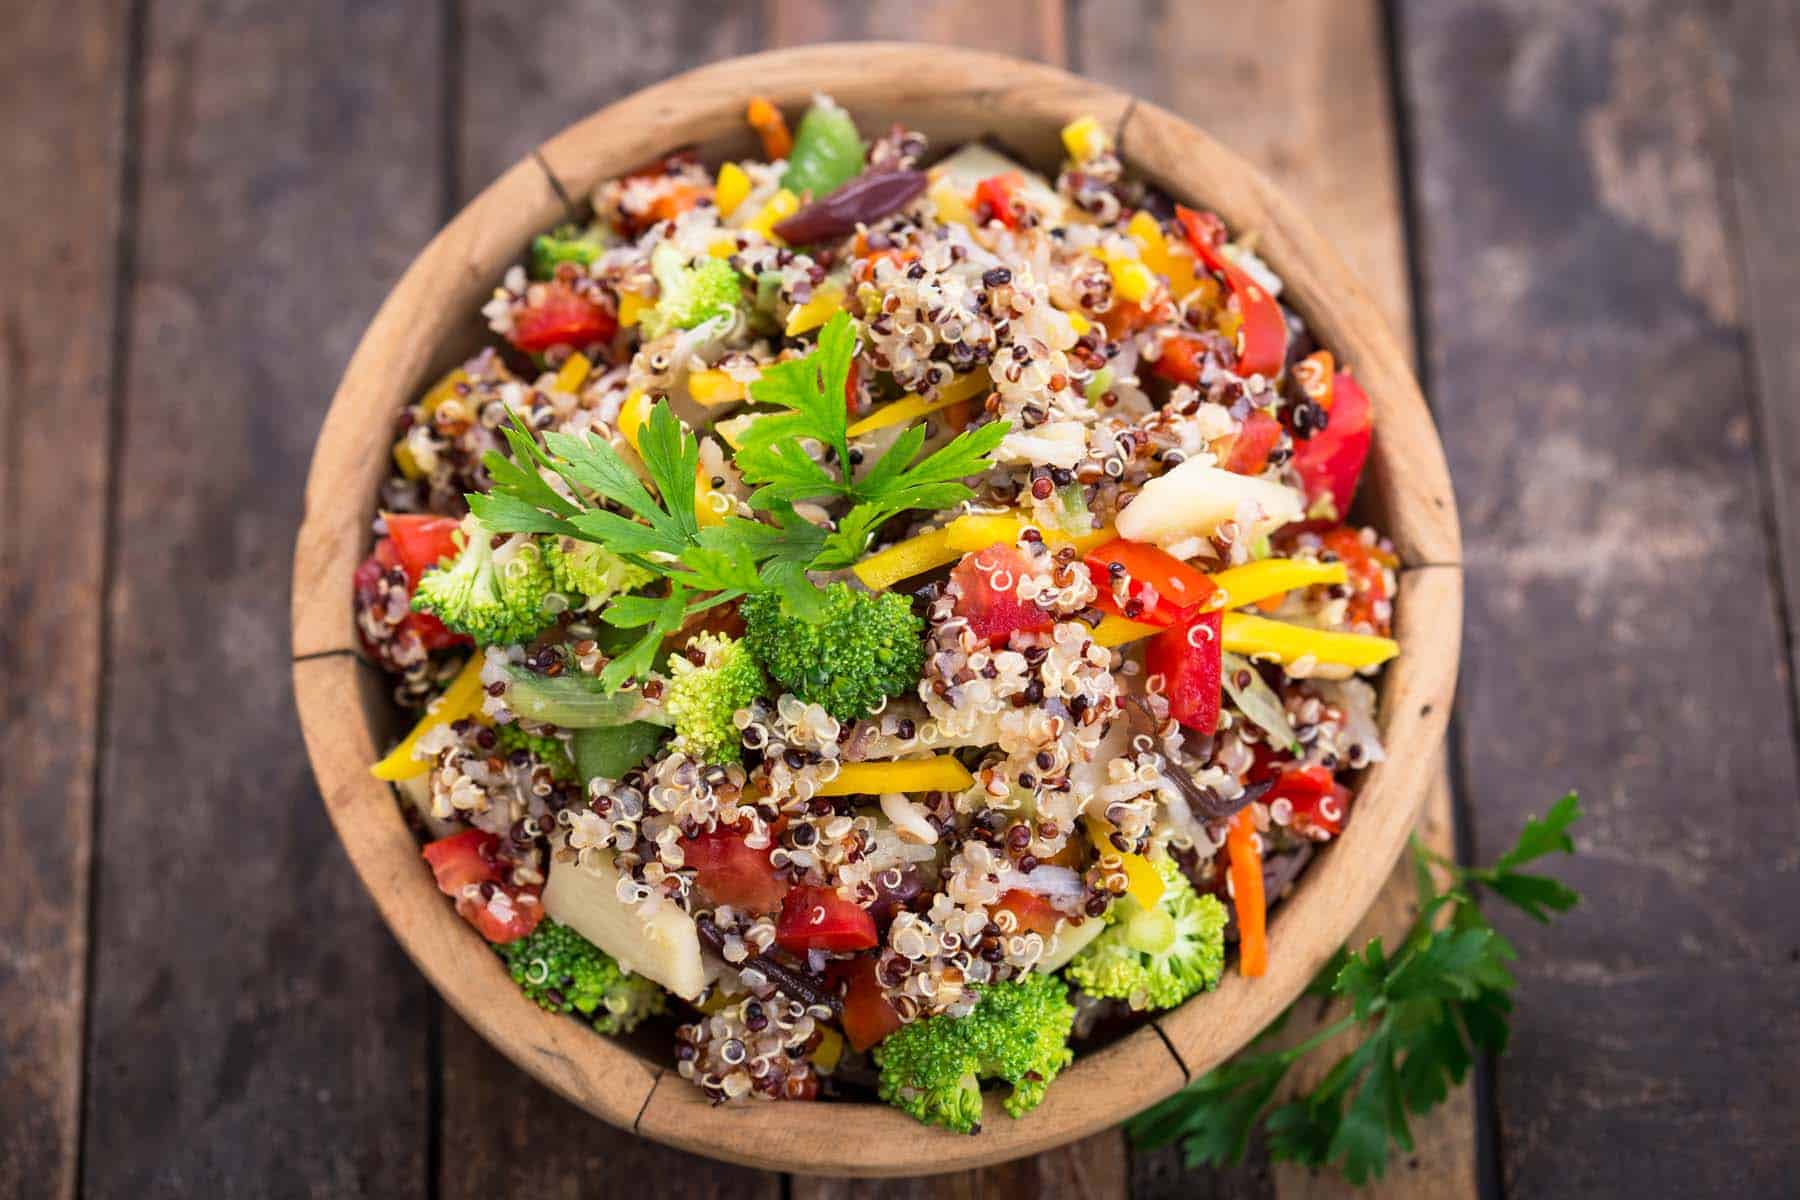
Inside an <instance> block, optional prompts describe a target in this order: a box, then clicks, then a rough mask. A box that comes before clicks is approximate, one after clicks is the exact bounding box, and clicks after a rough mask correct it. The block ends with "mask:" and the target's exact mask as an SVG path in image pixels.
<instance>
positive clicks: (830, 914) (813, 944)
mask: <svg viewBox="0 0 1800 1200" xmlns="http://www.w3.org/2000/svg"><path fill="white" fill-rule="evenodd" d="M880 940H881V939H880V938H879V937H878V936H877V935H876V933H875V918H874V917H872V916H870V915H869V910H868V909H866V908H864V907H862V905H860V904H857V903H855V902H853V901H850V900H846V899H844V898H843V897H842V896H840V895H838V892H837V889H836V888H830V887H812V886H810V885H807V884H801V885H800V886H798V887H795V888H792V889H790V890H789V891H788V894H787V896H786V897H785V898H784V899H783V900H782V902H781V916H779V917H777V918H776V920H775V943H776V944H777V945H778V946H780V947H781V948H782V949H783V950H791V951H793V952H794V953H795V954H804V953H806V952H807V951H808V950H830V951H833V952H834V953H839V954H842V953H847V952H850V951H855V950H869V949H872V948H873V947H874V946H875V945H876V944H878V943H879V942H880Z"/></svg>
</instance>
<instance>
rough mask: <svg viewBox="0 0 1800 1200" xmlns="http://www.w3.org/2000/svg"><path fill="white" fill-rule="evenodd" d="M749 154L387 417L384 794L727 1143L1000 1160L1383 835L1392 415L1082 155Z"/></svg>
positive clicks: (758, 125) (557, 981)
mask: <svg viewBox="0 0 1800 1200" xmlns="http://www.w3.org/2000/svg"><path fill="white" fill-rule="evenodd" d="M790 119H791V120H792V121H793V124H792V126H791V131H790V125H789V121H790ZM746 120H747V122H748V123H749V125H750V126H751V127H752V128H753V129H754V131H755V133H756V135H757V136H758V137H759V138H760V140H761V143H762V153H761V156H760V158H758V159H756V160H745V161H731V162H725V163H723V164H710V165H709V164H705V163H703V162H702V161H701V159H700V158H699V156H698V155H697V154H696V153H694V152H692V151H678V152H675V153H672V154H670V155H668V156H667V157H665V158H663V159H661V160H659V161H656V162H653V163H648V164H645V165H644V166H642V167H641V168H639V169H637V170H634V171H632V172H630V173H629V174H626V175H624V176H622V177H621V178H618V179H614V180H609V181H607V182H605V183H603V184H601V185H600V186H599V187H598V188H597V189H596V190H595V192H594V194H593V195H592V197H591V219H589V220H587V221H586V222H585V223H578V224H571V225H567V226H563V227H560V228H558V229H555V230H554V231H551V232H547V233H545V234H543V235H542V236H540V237H538V238H537V239H535V241H534V242H533V243H532V245H531V246H530V248H529V251H528V253H527V254H526V256H525V258H524V261H522V262H521V263H519V264H518V265H517V266H514V267H513V268H512V269H510V270H509V271H508V272H507V274H506V276H505V278H504V280H503V281H502V282H501V284H500V286H499V287H498V288H496V289H495V291H494V293H493V295H492V298H491V299H490V300H489V301H488V302H487V303H486V305H485V306H483V308H482V316H483V317H484V318H485V321H486V324H487V327H488V328H489V329H490V330H491V331H492V334H493V336H492V338H491V339H490V341H489V344H488V345H487V346H486V347H485V348H483V349H481V350H480V351H479V352H478V353H476V354H475V355H474V356H473V357H471V358H469V359H468V360H467V361H465V362H464V363H462V364H461V365H460V366H458V367H456V368H455V369H454V370H452V371H450V372H449V373H448V374H447V375H445V376H444V377H443V378H442V379H441V380H438V381H437V382H436V383H435V384H433V385H432V386H431V387H430V388H429V389H428V390H426V391H425V392H424V394H422V395H420V396H419V397H418V398H417V400H416V401H415V402H414V403H412V404H411V405H409V406H408V407H407V408H406V409H405V410H404V411H402V412H401V413H399V414H398V419H397V423H396V427H395V429H396V432H395V440H394V442H393V467H394V469H393V471H392V473H391V476H390V477H389V478H388V479H387V481H386V482H385V484H384V485H383V488H382V492H381V495H380V497H379V501H378V505H377V508H378V514H377V516H376V518H375V520H374V534H375V544H374V550H373V553H372V554H371V555H370V556H369V557H368V559H367V560H366V561H365V562H363V564H362V565H361V567H360V568H359V569H358V570H357V572H356V576H355V587H354V605H355V613H356V618H357V624H358V627H359V630H360V633H361V636H362V638H363V640H364V643H365V646H366V649H367V651H368V653H369V654H370V655H371V656H372V657H373V658H374V659H375V660H376V661H377V662H379V663H380V665H381V666H382V667H383V668H385V669H386V670H387V671H388V672H389V673H390V675H391V679H392V683H393V688H394V694H395V697H396V699H397V701H398V702H399V703H400V704H401V705H402V706H403V707H405V708H407V709H410V710H413V711H414V713H415V721H416V724H415V725H414V727H413V728H412V730H411V732H410V733H408V734H407V735H406V737H405V738H404V739H403V740H401V741H400V742H399V743H398V744H397V745H396V746H394V747H393V748H392V750H391V752H390V753H388V754H387V755H386V756H385V757H384V758H383V759H382V760H381V761H380V762H378V763H376V764H374V766H373V767H372V770H373V772H374V773H375V775H377V776H378V777H380V778H382V779H385V780H389V781H392V782H393V783H394V785H395V786H396V789H397V791H398V793H399V797H400V801H401V803H402V805H403V807H404V809H405V810H406V812H407V814H408V817H409V820H411V821H412V822H413V824H414V825H415V827H416V828H417V830H418V831H419V835H420V838H421V841H422V843H423V857H424V860H425V864H426V865H428V867H429V869H430V871H431V872H432V873H433V876H434V877H435V880H436V883H437V886H438V887H439V888H440V889H441V890H442V892H443V893H444V895H445V897H446V901H445V902H446V903H448V904H453V905H454V907H455V909H456V911H457V912H458V913H459V914H461V916H462V917H463V918H464V919H465V920H467V921H468V922H469V924H471V925H472V926H474V928H475V929H476V930H477V931H478V932H479V934H480V935H481V936H482V937H484V938H485V939H487V941H488V942H490V943H491V944H492V946H493V949H494V950H495V952H496V953H497V954H498V956H499V959H500V961H501V964H502V966H503V968H504V969H505V970H507V971H508V972H509V973H510V975H511V977H512V979H513V980H515V981H516V982H517V984H518V986H519V987H520V988H521V989H522V991H523V992H524V994H525V995H526V996H527V997H529V998H530V999H531V1000H532V1001H534V1002H535V1003H537V1004H538V1005H540V1006H542V1007H543V1008H545V1009H548V1010H551V1011H553V1012H557V1013H565V1014H569V1015H571V1016H574V1017H576V1018H578V1019H580V1020H582V1021H585V1022H587V1023H589V1024H591V1025H592V1026H594V1028H595V1029H597V1030H598V1031H599V1032H601V1033H603V1034H632V1035H633V1040H634V1043H635V1044H636V1045H638V1046H639V1047H640V1048H643V1047H654V1048H656V1049H654V1050H653V1051H652V1052H654V1053H661V1054H666V1055H668V1056H669V1058H670V1059H671V1060H672V1061H673V1063H674V1064H675V1067H676V1070H677V1071H678V1073H679V1074H680V1076H681V1077H682V1078H684V1079H687V1080H689V1081H691V1082H692V1084H693V1085H694V1086H695V1087H697V1088H699V1089H701V1091H702V1092H703V1093H705V1095H706V1096H707V1097H709V1098H710V1099H712V1100H713V1101H715V1102H720V1103H724V1102H752V1101H777V1100H787V1101H795V1100H825V1099H831V1098H845V1099H868V1098H875V1097H878V1098H879V1099H880V1100H882V1101H885V1102H887V1103H890V1104H892V1105H894V1106H896V1107H898V1108H899V1109H901V1110H903V1111H904V1112H906V1113H908V1114H910V1115H911V1116H912V1117H914V1118H916V1119H917V1120H919V1121H922V1122H925V1123H928V1124H932V1125H937V1126H941V1127H943V1128H945V1129H948V1130H954V1131H957V1132H960V1133H973V1132H976V1131H978V1130H979V1128H980V1123H981V1120H982V1089H983V1087H984V1086H985V1087H988V1088H989V1089H990V1090H991V1091H993V1092H995V1093H996V1095H997V1098H998V1099H999V1101H1000V1102H1001V1107H1003V1109H1004V1111H1005V1112H1006V1113H1007V1114H1008V1115H1010V1116H1012V1117H1021V1116H1023V1115H1024V1114H1025V1113H1027V1112H1028V1111H1029V1110H1030V1109H1031V1108H1033V1107H1034V1106H1035V1105H1036V1104H1037V1103H1038V1102H1039V1101H1040V1100H1041V1099H1042V1098H1043V1096H1044V1094H1045V1092H1046V1089H1047V1088H1049V1087H1050V1086H1051V1085H1052V1083H1053V1082H1054V1080H1055V1078H1056V1076H1057V1074H1058V1072H1059V1071H1061V1070H1062V1069H1064V1068H1065V1067H1067V1066H1068V1064H1069V1063H1070V1062H1072V1061H1073V1059H1074V1056H1075V1054H1076V1053H1078V1052H1079V1051H1080V1050H1081V1048H1082V1046H1083V1045H1084V1043H1085V1044H1088V1045H1098V1044H1102V1043H1103V1042H1104V1041H1105V1039H1107V1038H1109V1037H1113V1036H1117V1035H1118V1033H1119V1032H1121V1031H1123V1030H1127V1029H1129V1028H1131V1027H1132V1026H1133V1025H1134V1023H1140V1022H1142V1021H1144V1020H1145V1019H1146V1017H1145V1015H1144V1014H1148V1013H1154V1012H1156V1011H1159V1010H1164V1009H1169V1008H1172V1007H1174V1006H1176V1005H1179V1004H1181V1003H1183V1002H1184V1001H1186V1000H1188V999H1189V998H1190V997H1193V996H1195V995H1198V994H1199V993H1201V992H1204V991H1206V990H1208V989H1210V988H1213V987H1215V986H1216V985H1217V984H1218V983H1219V981H1220V979H1221V978H1222V976H1223V974H1224V972H1226V971H1227V970H1235V971H1238V972H1241V973H1242V974H1244V975H1246V976H1252V977H1254V976H1258V975H1261V974H1262V973H1263V972H1264V971H1265V970H1266V968H1267V964H1268V958H1269V939H1268V933H1267V920H1268V914H1269V911H1270V909H1271V908H1272V906H1274V905H1275V904H1277V903H1278V902H1279V901H1280V899H1281V898H1282V896H1283V895H1284V894H1285V893H1286V892H1287V891H1288V890H1289V889H1290V888H1291V887H1292V886H1293V885H1294V882H1295V880H1296V879H1297V878H1298V877H1299V876H1300V874H1301V872H1302V871H1303V870H1304V868H1305V866H1306V864H1307V861H1308V859H1309V858H1310V857H1311V856H1312V855H1313V854H1314V853H1315V852H1316V851H1317V850H1318V848H1319V847H1320V846H1321V845H1323V844H1324V843H1327V842H1330V841H1331V840H1332V839H1333V838H1335V837H1336V836H1337V835H1338V834H1339V833H1340V832H1342V830H1343V829H1344V827H1345V825H1346V823H1347V822H1348V821H1349V820H1351V819H1352V817H1353V815H1354V811H1355V802H1354V795H1353V791H1352V787H1353V784H1354V780H1355V777H1356V774H1357V772H1358V771H1359V770H1360V769H1361V768H1363V767H1365V766H1367V765H1368V764H1370V763H1372V762H1375V761H1378V760H1380V759H1381V757H1382V753H1383V752H1382V745H1381V740H1380V737H1379V735H1378V733H1377V728H1376V721H1375V691H1374V688H1373V686H1372V679H1373V677H1374V676H1375V675H1376V674H1377V673H1378V672H1379V670H1380V669H1381V666H1382V664H1383V663H1385V662H1386V661H1387V660H1389V659H1391V658H1392V657H1393V656H1394V655H1395V654H1396V653H1397V652H1398V646H1397V644H1396V643H1395V642H1394V641H1393V640H1392V639H1391V636H1390V635H1391V620H1392V609H1393V605H1392V600H1391V598H1392V596H1393V595H1394V591H1395V569H1396V566H1397V560H1396V558H1395V555H1394V553H1393V549H1392V547H1391V545H1390V544H1389V543H1388V542H1387V541H1386V540H1385V539H1384V538H1383V537H1382V535H1381V534H1380V533H1379V532H1378V531H1376V530H1374V529H1369V528H1362V527H1359V526H1357V525H1355V524H1352V523H1348V522H1347V517H1348V515H1349V512H1350V507H1351V500H1352V497H1353V496H1354V495H1355V492H1356V489H1357V482H1358V478H1359V476H1360V474H1361V472H1362V468H1363V464H1364V460H1365V458H1366V457H1367V454H1368V449H1369V443H1370V437H1371V433H1372V426H1371V407H1370V402H1369V399H1368V397H1367V395H1366V394H1365V393H1364V391H1363V389H1362V388H1361V387H1360V386H1359V384H1358V383H1357V380H1356V376H1355V375H1354V374H1353V367H1354V364H1350V363H1339V362H1336V361H1334V359H1333V356H1332V353H1331V351H1330V350H1329V349H1327V348H1324V347H1321V346H1319V345H1317V343H1316V342H1315V341H1314V339H1313V337H1312V336H1311V335H1310V333H1309V332H1308V330H1307V327H1306V324H1305V322H1304V321H1303V320H1302V319H1301V318H1300V317H1299V316H1298V315H1297V314H1296V313H1295V312H1293V311H1292V310H1290V309H1289V308H1288V307H1287V306H1286V305H1284V304H1283V303H1282V299H1281V295H1282V281H1281V280H1280V278H1278V277H1277V276H1276V275H1275V274H1274V272H1272V271H1271V270H1270V268H1269V267H1268V265H1267V264H1265V263H1264V262H1263V261H1262V260H1261V259H1259V258H1258V257H1257V255H1256V252H1255V247H1254V239H1253V231H1234V230H1228V229H1227V228H1226V227H1225V225H1224V223H1223V222H1222V221H1221V220H1220V219H1219V217H1217V216H1216V215H1215V214H1213V213H1210V212H1207V211H1205V210H1203V209H1190V208H1188V207H1185V206H1184V205H1181V204H1177V203H1175V202H1174V201H1173V200H1172V199H1170V198H1169V197H1168V196H1166V195H1163V194H1161V193H1160V192H1158V191H1157V190H1156V189H1155V188H1153V187H1152V186H1150V185H1148V184H1146V183H1144V182H1142V181H1139V180H1135V179H1133V178H1131V177H1129V176H1128V175H1127V174H1126V173H1125V172H1124V170H1123V169H1122V166H1121V163H1120V160H1119V158H1118V156H1117V154H1116V153H1115V151H1114V147H1113V145H1112V144H1111V141H1110V139H1109V137H1108V135H1107V133H1106V131H1105V130H1104V129H1103V128H1102V127H1101V126H1100V125H1099V123H1098V122H1096V121H1095V120H1093V119H1091V118H1084V119H1082V120H1078V121H1075V122H1074V123H1072V124H1070V125H1069V126H1068V127H1067V128H1066V129H1064V130H1063V131H1062V141H1063V147H1064V152H1065V157H1064V160H1063V161H1062V163H1061V164H1060V168H1059V170H1058V173H1057V174H1056V175H1055V177H1054V179H1051V178H1050V177H1048V176H1046V175H1042V174H1037V173H1034V172H1033V171H1032V170H1031V169H1029V168H1028V167H1027V166H1025V165H1023V164H1022V163H1020V162H1019V161H1017V160H1016V159H1014V158H1012V157H1009V156H1008V155H1007V154H1005V153H1004V152H1003V151H1001V150H1000V149H997V148H995V147H994V146H990V145H988V144H985V143H972V144H968V145H964V146H961V147H928V146H927V144H926V140H925V138H923V137H922V136H920V135H919V134H918V133H915V132H913V131H911V130H908V129H904V128H901V127H898V126H895V127H893V128H891V129H887V130H873V129H867V128H859V127H858V124H857V122H856V119H855V116H854V114H852V113H850V112H847V111H846V110H845V109H843V108H841V107H839V106H838V105H836V104H835V103H833V102H832V101H831V100H830V99H829V98H827V97H824V96H819V97H815V98H814V100H813V102H812V103H811V105H810V106H808V107H807V108H806V109H805V110H804V111H803V112H798V111H797V112H792V113H788V114H785V115H784V114H783V113H781V112H780V111H778V110H777V109H776V108H775V107H774V106H773V105H771V104H769V103H767V102H765V101H761V100H757V101H754V102H752V103H751V104H750V106H749V109H748V111H747V113H746ZM634 1031H635V1032H634Z"/></svg>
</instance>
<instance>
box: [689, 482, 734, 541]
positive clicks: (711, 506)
mask: <svg viewBox="0 0 1800 1200" xmlns="http://www.w3.org/2000/svg"><path fill="white" fill-rule="evenodd" d="M714 496H719V497H722V499H723V503H720V502H718V501H715V500H714V499H713V497H714ZM730 513H731V497H729V496H726V495H725V494H724V493H723V492H719V491H716V490H714V488H713V485H712V479H711V477H709V476H708V475H707V473H706V468H705V467H695V468H694V523H695V524H697V525H699V526H700V528H702V529H705V528H706V527H707V526H709V525H723V524H724V523H725V518H726V517H727V516H729V515H730Z"/></svg>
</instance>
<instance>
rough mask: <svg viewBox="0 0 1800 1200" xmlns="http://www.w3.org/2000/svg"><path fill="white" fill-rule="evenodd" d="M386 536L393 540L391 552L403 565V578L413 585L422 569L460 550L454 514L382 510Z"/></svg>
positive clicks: (415, 584)
mask: <svg viewBox="0 0 1800 1200" xmlns="http://www.w3.org/2000/svg"><path fill="white" fill-rule="evenodd" d="M381 519H382V521H383V522H384V523H385V524H386V525H387V531H388V536H389V537H390V538H392V539H393V540H394V553H396V554H397V555H399V557H400V565H401V566H403V567H405V568H406V579H407V582H408V583H409V584H411V585H412V586H413V587H417V586H419V580H420V579H421V578H423V576H424V574H425V572H426V571H427V570H429V569H430V568H432V567H435V566H438V565H439V564H440V563H443V562H445V561H446V560H450V559H454V558H455V557H456V556H457V555H458V554H460V553H462V547H461V546H460V545H458V544H457V541H456V530H457V528H458V526H459V525H460V524H461V522H459V521H458V520H457V519H456V518H455V517H434V516H431V515H429V514H426V513H382V514H381Z"/></svg>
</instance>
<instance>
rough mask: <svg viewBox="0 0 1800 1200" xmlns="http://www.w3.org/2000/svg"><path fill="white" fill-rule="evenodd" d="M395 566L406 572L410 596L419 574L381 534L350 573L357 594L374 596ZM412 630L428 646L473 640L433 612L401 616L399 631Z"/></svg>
mask: <svg viewBox="0 0 1800 1200" xmlns="http://www.w3.org/2000/svg"><path fill="white" fill-rule="evenodd" d="M453 524H454V522H453ZM396 567H398V568H400V570H401V571H403V572H404V573H405V575H406V592H407V595H408V596H409V597H410V596H411V595H412V592H413V589H414V588H416V587H418V585H419V576H418V575H417V574H414V573H413V570H412V568H411V567H409V566H407V564H406V563H405V562H403V561H402V560H401V557H400V551H399V550H398V548H397V547H396V546H395V544H394V539H392V538H382V539H381V540H380V541H378V542H376V543H375V549H374V550H373V551H371V552H370V554H369V557H367V558H365V559H363V561H362V563H361V564H360V565H359V566H358V567H357V568H356V573H355V574H354V575H352V576H351V585H352V587H354V588H355V590H356V592H357V593H358V594H360V595H363V596H365V597H373V596H374V595H375V594H376V593H377V592H378V591H380V590H381V589H382V586H383V585H382V583H381V580H382V578H383V577H384V576H385V575H386V574H387V573H388V572H389V571H392V570H393V569H394V568H396ZM409 633H410V634H413V635H415V636H417V637H418V639H419V641H420V643H421V644H422V645H424V647H425V648H426V649H427V650H447V649H449V648H450V647H451V646H468V645H472V644H473V643H472V642H471V641H470V640H469V639H468V638H466V637H464V636H463V635H462V634H460V633H451V632H450V631H449V630H448V629H446V628H445V627H444V623H443V622H442V621H440V620H438V619H437V618H436V617H435V616H433V615H432V614H430V613H420V612H415V613H408V614H407V615H406V616H405V617H404V618H402V619H401V621H400V624H399V626H398V627H397V629H396V635H397V636H400V637H404V636H406V635H407V634H409Z"/></svg>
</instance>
